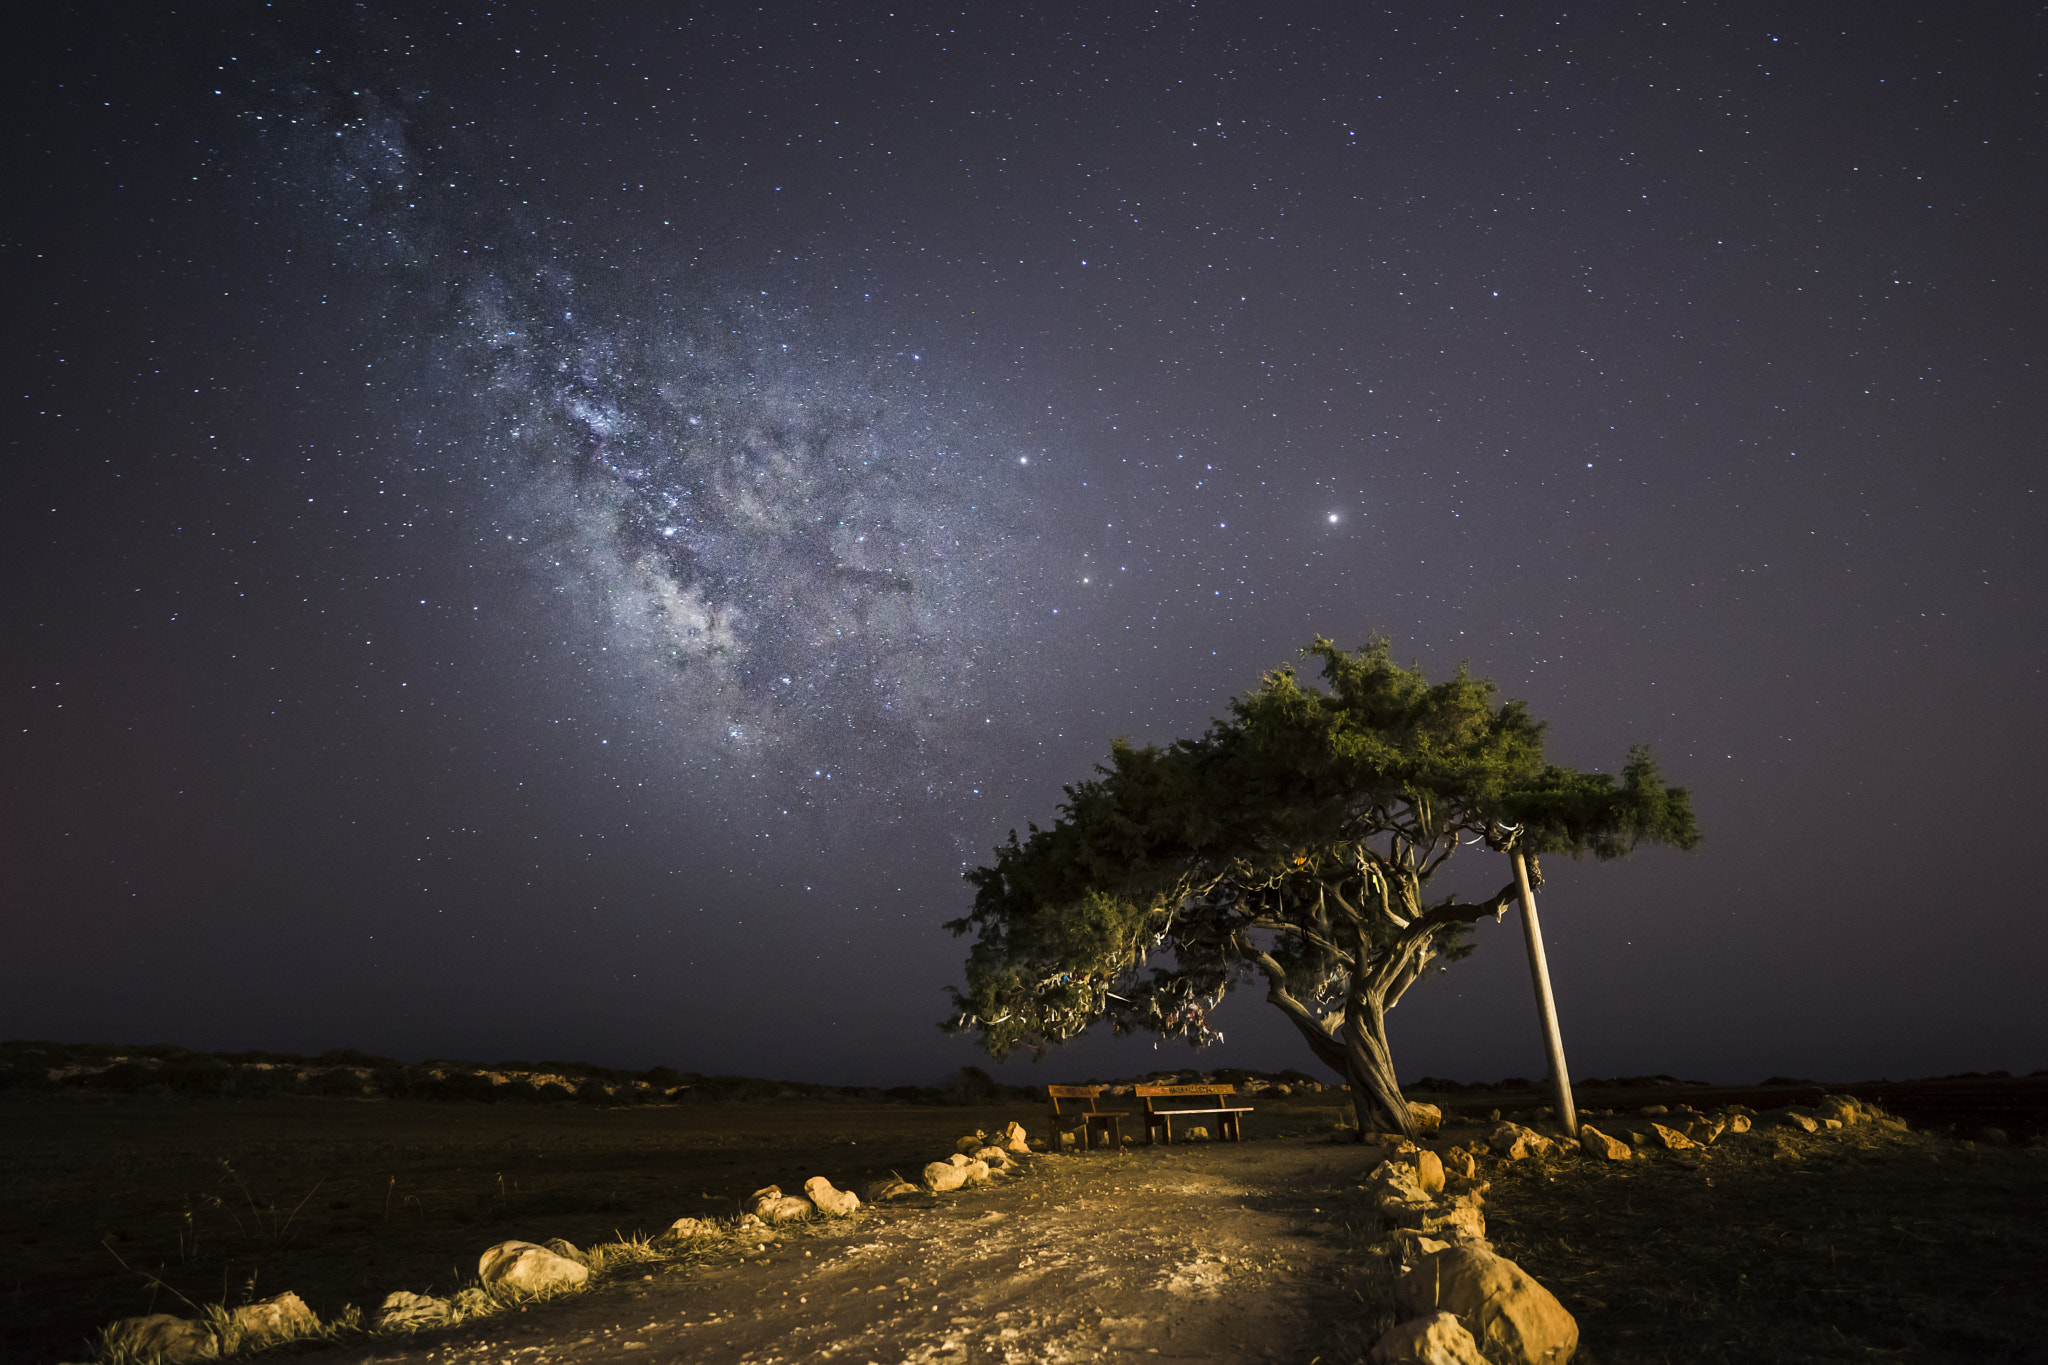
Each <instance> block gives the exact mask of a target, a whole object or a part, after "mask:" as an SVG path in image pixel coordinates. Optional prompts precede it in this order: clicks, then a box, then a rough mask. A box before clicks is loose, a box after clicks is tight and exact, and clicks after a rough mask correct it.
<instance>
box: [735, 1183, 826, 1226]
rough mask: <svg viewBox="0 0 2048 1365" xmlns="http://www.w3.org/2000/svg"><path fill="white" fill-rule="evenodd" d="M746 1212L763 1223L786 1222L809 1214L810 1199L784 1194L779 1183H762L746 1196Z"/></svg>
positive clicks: (806, 1216)
mask: <svg viewBox="0 0 2048 1365" xmlns="http://www.w3.org/2000/svg"><path fill="white" fill-rule="evenodd" d="M747 1200H748V1203H747V1212H748V1213H751V1214H753V1215H754V1216H755V1217H756V1218H758V1219H760V1220H761V1221H762V1222H764V1223H787V1222H789V1221H790V1220H791V1219H793V1218H808V1217H810V1216H811V1211H812V1210H811V1201H810V1200H808V1199H804V1198H801V1197H799V1196H797V1195H793V1194H784V1193H783V1192H782V1186H780V1185H763V1186H762V1187H761V1188H760V1189H758V1190H755V1191H754V1192H753V1193H752V1194H750V1195H748V1196H747Z"/></svg>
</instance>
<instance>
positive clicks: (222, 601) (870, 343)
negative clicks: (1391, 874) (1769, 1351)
mask: <svg viewBox="0 0 2048 1365" xmlns="http://www.w3.org/2000/svg"><path fill="white" fill-rule="evenodd" d="M38 10H39V17H38V18H37V19H36V20H34V21H33V23H34V25H35V26H34V27H32V28H29V29H25V30H24V31H22V32H21V33H19V34H17V35H16V36H15V38H14V39H13V41H12V43H11V48H12V51H11V52H10V54H9V60H10V61H11V62H12V63H14V64H16V65H17V70H16V71H15V72H14V73H13V75H12V76H11V78H10V79H9V81H8V83H7V90H8V94H7V99H8V102H9V105H10V109H9V113H8V117H7V123H6V128H7V132H6V138H5V145H6V147H7V149H8V163H7V171H6V177H7V180H6V183H7V186H8V190H7V193H6V195H5V201H6V207H5V209H4V211H0V212H4V242H0V251H4V257H0V260H4V265H5V271H4V275H5V291H6V292H5V309H6V317H7V320H8V321H7V327H6V333H5V335H6V346H7V351H8V363H7V366H6V372H7V374H8V376H9V383H10V384H11V386H12V387H11V388H10V389H9V390H8V393H9V396H10V403H9V407H10V409H11V412H10V416H9V419H8V421H7V423H6V428H7V430H6V449H7V470H6V483H5V489H6V494H5V498H4V502H0V517H4V528H0V529H4V534H0V556H4V561H0V564H4V573H5V584H6V589H5V594H4V597H5V635H4V645H0V686H4V697H5V707H6V714H5V727H4V728H5V734H6V739H5V758H4V771H5V797H4V800H5V807H4V810H0V818H4V823H5V835H4V838H5V854H4V856H5V867H4V874H0V875H4V882H0V896H4V903H0V915H4V933H5V951H4V952H0V1036H7V1037H16V1038H20V1037H45V1038H55V1039H63V1040H69V1041H88V1040H93V1041H130V1042H137V1041H154V1040H162V1041H173V1042H179V1043H183V1044H186V1045H188V1046H194V1047H201V1048H213V1049H240V1048H266V1049H277V1050H299V1051H318V1050H321V1049H325V1048H329V1047H355V1048H362V1049H365V1050H368V1051H372V1052H378V1053H385V1054H390V1055H395V1056H400V1057H405V1058H414V1059H416V1058H421V1057H427V1056H462V1057H470V1058H476V1059H481V1060H494V1059H498V1058H507V1057H529V1058H541V1057H546V1058H570V1059H581V1060H587V1061H594V1062H601V1063H606V1064H610V1065H620V1066H635V1067H644V1066H649V1065H654V1064H657V1063H661V1064H668V1065H673V1066H677V1067H681V1068H686V1069H695V1070H702V1071H718V1072H739V1073H747V1074H756V1075H769V1076H777V1077H785V1078H793V1079H805V1080H818V1081H840V1082H860V1083H882V1084H895V1083H903V1082H917V1083H928V1082H931V1081H933V1080H935V1079H937V1078H938V1077H940V1076H943V1075H945V1074H947V1073H949V1072H951V1071H952V1070H954V1069H955V1068H958V1067H959V1066H962V1065H966V1064H971V1063H975V1062H977V1061H979V1060H982V1059H980V1058H978V1056H977V1055H976V1054H975V1053H974V1051H973V1050H972V1047H971V1045H970V1044H969V1042H967V1041H966V1040H964V1039H954V1038H949V1037H946V1036H945V1035H943V1034H941V1033H940V1032H939V1031H938V1029H937V1028H936V1027H935V1024H936V1022H937V1021H938V1020H939V1019H940V1018H941V1017H942V1016H943V1014H944V1013H945V1010H946V1007H947V1001H946V997H945V994H944V988H945V987H946V986H947V985H948V984H950V983H954V982H957V981H958V980H959V979H960V963H961V960H962V957H963V956H964V953H965V948H966V944H965V942H964V941H961V940H956V939H954V938H952V937H951V936H949V935H948V934H947V933H946V932H945V931H944V930H943V929H942V928H941V925H942V923H943V921H945V920H947V919H949V918H951V917H953V916H955V915H958V914H960V913H962V912H963V911H964V909H965V907H966V905H967V902H968V898H969V891H968V888H967V887H966V886H965V885H964V884H963V883H962V882H961V880H960V874H961V872H962V871H963V869H965V868H966V867H968V866H971V865H973V864H975V863H979V862H982V861H985V860H986V859H987V858H988V856H989V850H990V848H991V847H992V846H993V845H994V844H995V843H996V842H997V841H998V840H999V839H1000V838H1001V837H1002V835H1003V834H1004V832H1005V831H1007V830H1008V829H1010V828H1012V827H1018V828H1021V827H1022V826H1023V825H1024V824H1025V822H1026V821H1028V820H1034V819H1035V820H1038V821H1039V822H1041V823H1043V822H1046V821H1048V820H1049V819H1050V818H1051V817H1052V815H1053V814H1054V811H1055V807H1056V805H1057V802H1058V800H1059V795H1060V786H1061V784H1062V783H1065V782H1071V781H1075V780H1078V779H1080V778H1082V777H1084V776H1086V775H1087V773H1088V772H1089V769H1090V766H1091V765H1092V764H1093V763H1095V762H1097V761H1100V760H1101V759H1102V758H1103V757H1104V756H1105V755H1106V752H1107V748H1108V742H1109V740H1110V738H1111V737H1112V736H1114V735H1119V734H1121V735H1128V736H1130V737H1132V738H1134V739H1137V740H1140V741H1145V740H1160V741H1164V740H1168V739H1171V738H1173V737H1176V736H1181V735H1188V734H1193V733H1196V732H1198V731H1199V730H1200V729H1201V728H1202V727H1203V726H1204V725H1205V724H1206V722H1207V721H1208V719H1209V718H1210V717H1212V716H1215V715H1217V714H1220V712H1221V711H1222V708H1223V704H1224V702H1225V700H1226V699H1227V698H1228V697H1229V696H1231V695H1232V694H1234V693H1237V692H1241V691H1244V690H1246V689H1248V688H1250V687H1251V686H1253V685H1255V684H1256V682H1257V680H1258V678H1259V676H1260V674H1261V673H1262V672H1263V671H1264V670H1267V669H1269V668H1272V667H1275V666H1277V665H1281V664H1284V663H1287V662H1289V661H1290V660H1291V659H1293V658H1294V657H1295V653H1296V651H1297V650H1298V649H1299V648H1300V647H1301V646H1302V645H1303V644H1304V643H1306V642H1307V641H1308V640H1309V639H1310V638H1311V637H1312V636H1313V635H1315V634H1316V633H1318V632H1320V633H1323V634H1326V635H1330V636H1333V637H1335V638H1337V639H1338V640H1339V641H1341V642H1342V643H1344V644H1346V645H1355V644H1359V643H1362V642H1363V641H1364V640H1365V639H1366V638H1367V637H1368V636H1369V635H1370V634H1372V633H1373V632H1375V631H1383V632H1385V633H1387V634H1388V635H1389V636H1390V637H1391V638H1392V640H1393V642H1394V645H1395V652H1396V654H1397V656H1399V657H1400V658H1402V659H1403V660H1414V661H1418V662H1420V663H1422V664H1423V665H1424V666H1425V667H1427V668H1428V669H1429V670H1430V671H1431V673H1432V675H1441V674H1444V673H1448V672H1449V671H1450V670H1452V669H1454V668H1455V667H1456V666H1457V665H1458V664H1459V663H1460V662H1461V661H1470V663H1471V665H1472V667H1473V668H1474V669H1475V670H1476V671H1477V672H1479V673H1481V674H1482V675H1485V676H1489V677H1492V678H1494V679H1495V680H1497V681H1498V683H1499V684H1500V685H1501V688H1502V690H1503V692H1504V694H1505V695H1508V696H1514V697H1520V698H1523V699H1525V700H1526V701H1528V702H1529V703H1530V705H1531V706H1532V707H1533V709H1534V710H1535V712H1536V713H1537V714H1538V715H1539V716H1541V717H1544V718H1546V719H1548V720H1549V721H1550V722H1551V724H1552V730H1551V756H1552V758H1553V759H1555V760H1556V761H1560V762H1565V763H1569V764H1573V765H1576V766H1582V767H1596V768H1606V769H1608V770H1613V769H1615V768H1617V767H1618V766H1619V764H1620V762H1621V760H1622V758H1623V755H1624V753H1625V751H1626V749H1627V747H1628V746H1629V745H1630V744H1632V743H1639V742H1646V743H1649V744H1651V745H1653V746H1654V748H1655V750H1656V753H1657V755H1658V757H1659V759H1660V760H1661V762H1662V763H1663V766H1664V769H1665V771H1666V774H1667V776H1668V777H1669V779H1670V780H1672V781H1675V782H1680V783H1683V784H1685V785H1687V786H1689V787H1690V788H1691V790H1692V791H1693V793H1694V797H1695V801H1696V804H1697V808H1698V811H1699V815H1700V819H1701V823H1702V826H1703V828H1704V830H1705V832H1706V835H1707V842H1706V843H1705V844H1704V845H1703V846H1702V847H1701V848H1700V849H1699V850H1698V851H1697V852H1695V853H1692V854H1678V853H1674V852H1668V851H1651V852H1647V853H1645V854H1642V855H1640V856H1638V857H1637V858H1635V859H1634V860H1632V861H1630V862H1626V863H1615V864H1605V865H1600V864H1593V863H1586V864H1582V865H1581V864H1572V863H1560V864H1556V865H1553V866H1551V867H1549V868H1548V872H1549V885H1548V886H1547V887H1546V888H1545V890H1544V892H1543V896H1542V902H1543V907H1544V917H1545V926H1546V930H1547V933H1548V937H1549V945H1550V955H1551V962H1552V967H1553V970H1554V972H1555V975H1556V983H1557V991H1558V997H1559V1002H1560V1010H1561V1013H1562V1018H1563V1023H1564V1030H1565V1044H1566V1050H1567V1054H1568V1055H1569V1057H1570V1059H1571V1066H1572V1070H1573V1072H1574V1073H1575V1074H1576V1075H1580V1076H1584V1075H1616V1074H1637V1073H1646V1072H1672V1073H1677V1074H1681V1075H1686V1076H1694V1077H1699V1078H1702V1079H1709V1080H1730V1081H1747V1080H1755V1079H1760V1078H1761V1077H1763V1076H1765V1075H1768V1074H1771V1073H1783V1074H1793V1075H1810V1076H1819V1077H1823V1078H1832V1079H1861V1078H1868V1077H1874V1076H1879V1075H1889V1076H1894V1077H1898V1076H1910V1075H1926V1074H1934V1073H1944V1072H1953V1071H1961V1070H1966V1069H1975V1070H1990V1069H1996V1068H2004V1069H2011V1070H2014V1071H2024V1070H2030V1069H2033V1068H2035V1067H2039V1066H2043V1065H2048V1008H2044V1004H2043V1001H2044V999H2048V995H2044V990H2043V987H2042V984H2041V983H2042V977H2043V972H2044V968H2048V917H2044V915H2043V912H2042V906H2041V903H2040V900H2039V897H2038V895H2037V894H2035V893H2034V892H2033V891H2031V890H2030V888H2032V887H2035V886H2037V885H2038V884H2039V882H2040V880H2041V867H2042V846H2043V834H2042V815H2041V812H2040V810H2039V808H2038V807H2037V806H2036V805H2035V798H2036V797H2037V796H2038V794H2039V792H2040V789H2041V778H2040V774H2041V771H2042V762H2043V758H2044V756H2048V709H2044V707H2043V705H2042V700H2043V673H2042V669H2043V664H2044V661H2048V631H2044V629H2043V624H2044V611H2048V565H2044V556H2043V547H2044V535H2043V530H2044V527H2043V506H2042V505H2043V501H2044V498H2043V494H2042V487H2041V482H2042V479H2043V476H2044V468H2043V463H2044V461H2043V454H2044V438H2043V432H2044V430H2048V387H2044V384H2043V365H2044V362H2048V297H2044V289H2043V284H2044V277H2048V251H2044V249H2043V229H2042V224H2043V223H2044V222H2048V203H2044V199H2048V194H2044V188H2048V177H2044V165H2043V157H2042V154H2043V150H2044V147H2048V138H2044V132H2043V117H2044V113H2048V105H2044V98H2043V89H2044V80H2043V75H2042V71H2043V60H2044V52H2048V41H2044V39H2048V21H2044V17H2043V11H2042V10H2041V9H2040V8H2039V7H2037V6H2032V5H1983V6H1965V7H1962V8H1961V9H1960V10H1953V9H1952V10H1948V11H1943V10H1941V9H1939V8H1937V7H1929V6H1924V5H1887V4H1870V3H1855V4H1813V5H1797V6H1786V5H1744V4H1714V3H1690V4H1687V3H1675V2H1672V3H1644V4H1631V5H1587V6H1574V7H1570V8H1562V7H1529V6H1515V7H1513V8H1512V9H1511V10H1510V12H1508V13H1507V14H1506V15H1504V16H1503V15H1501V14H1499V13H1497V12H1491V11H1489V12H1484V13H1480V12H1473V13H1466V14H1459V13H1457V12H1455V10H1454V9H1450V8H1447V7H1444V6H1442V5H1437V4H1430V5H1419V4H1400V5H1392V6H1361V5H1352V4H1313V3H1303V4H1291V5H1275V6H1268V7H1264V8H1261V7H1259V6H1257V5H1253V4H1225V3H1211V4H1199V5H1190V4H1174V5H1163V4H1162V5H1159V6H1157V7H1153V6H1141V5H1101V4H1096V5H1086V6H1069V5H1051V4H1048V5H1034V6H1028V7H994V6H983V5H975V6H971V7H966V6H960V5H957V4H956V5H954V6H950V7H942V6H936V5H927V4H917V3H898V4H896V5H895V6H894V8H893V9H890V8H888V7H886V6H881V5H874V4H866V3H862V4H853V3H847V4H833V3H811V4H804V3H791V4H771V5H767V6H762V7H758V8H755V7H742V6H736V5H710V6H703V5H700V6H692V5H686V4H684V5H670V4H635V3H620V4H607V5H603V6H587V5H570V4H557V3H551V2H543V3H540V4H537V5H523V6H515V7H507V8H498V7H492V6H487V5H482V4H477V5H455V6H448V7H441V8H436V9H432V10H429V9H428V8H426V7H422V6H412V5H388V4H365V5H360V6H339V5H327V6H309V5H298V4H290V5H287V4H278V5H274V6H272V5H258V4H241V5H237V4H220V5H176V6H170V5H156V4H152V5H140V4H136V5H130V6H127V7H125V9H124V8H123V7H121V6H118V5H115V6H106V5H89V6H88V5H79V4H71V5H62V4H59V5H49V6H41V7H38ZM1466 857H1467V859H1468V860H1469V862H1468V863H1467V865H1464V866H1462V867H1460V868H1454V869H1453V875H1452V888H1453V889H1464V890H1490V889H1491V888H1492V887H1493V886H1495V885H1497V884H1498V883H1499V882H1500V881H1501V880H1502V879H1503V878H1504V876H1505V872H1504V870H1503V869H1502V868H1501V867H1500V866H1499V865H1498V864H1499V860H1498V859H1497V858H1491V857H1490V855H1486V854H1485V853H1484V852H1483V851H1480V852H1478V853H1475V854H1468V855H1466ZM1478 938H1479V942H1480V951H1479V953H1478V955H1477V956H1476V957H1475V958H1473V959H1472V960H1471V961H1469V962H1466V963H1463V964H1460V965H1458V966H1456V967H1455V968H1453V969H1452V971H1451V973H1450V974H1448V975H1444V976H1434V977H1431V978H1430V979H1428V980H1427V981H1425V982H1424V983H1423V984H1421V985H1419V986H1418V987H1417V988H1416V989H1415V990H1414V991H1413V992H1412V993H1411V995H1410V996H1409V998H1408V999H1407V1000H1406V1001H1405V1002H1404V1003H1403V1004H1402V1006H1401V1007H1400V1008H1399V1009H1398V1010H1397V1011H1396V1012H1395V1014H1394V1015H1393V1016H1392V1018H1391V1020H1390V1026H1391V1029H1392V1034H1393V1041H1394V1047H1395V1054H1396V1059H1397V1063H1398V1065H1399V1068H1400V1071H1401V1074H1402V1075H1403V1076H1404V1077H1406V1078H1411V1079H1412V1078H1414V1077H1416V1076H1419V1075H1423V1074H1433V1075H1439V1076H1452V1077H1458V1078H1463V1079H1467V1080H1471V1079H1483V1078H1497V1077H1501V1076H1506V1075H1523V1076H1529V1077H1537V1076H1540V1075H1542V1073H1543V1062H1542V1052H1541V1047H1540V1043H1539V1040H1538V1037H1537V1033H1536V1026H1535V1022H1534V1011H1533V1008H1532V1006H1531V1003H1530V988H1529V981H1528V975H1527V968H1526V965H1525V961H1524V958H1523V956H1522V951H1521V945H1520V941H1519V939H1520V936H1519V931H1518V929H1517V927H1516V924H1515V921H1514V920H1513V919H1512V918H1510V919H1509V920H1508V921H1507V922H1505V923H1502V924H1500V925H1493V924H1491V923H1489V924H1486V925H1483V926H1481V929H1480V932H1479V935H1478ZM1221 1022H1222V1024H1223V1026H1224V1028H1225V1032H1226V1038H1227V1041H1226V1042H1225V1043H1224V1044H1223V1045H1222V1046H1221V1047H1219V1048H1216V1049H1213V1050H1211V1051H1210V1052H1208V1053H1206V1054H1203V1056H1202V1058H1201V1064H1203V1065H1209V1066H1224V1065H1235V1066H1250V1067H1261V1068H1276V1069H1277V1068H1280V1067H1286V1066H1302V1067H1304V1068H1306V1067H1308V1066H1310V1065H1311V1061H1310V1059H1309V1057H1308V1054H1307V1053H1306V1052H1305V1050H1303V1049H1302V1048H1301V1047H1300V1045H1299V1043H1298V1042H1297V1041H1296V1040H1294V1038H1293V1037H1292V1035H1291V1033H1290V1031H1289V1030H1288V1029H1287V1028H1286V1026H1285V1024H1284V1023H1282V1022H1281V1021H1280V1019H1279V1016H1278V1015H1277V1014H1274V1013H1273V1012H1272V1011H1271V1010H1270V1007H1268V1006H1266V1005H1265V1004H1264V1003H1263V1002H1262V1000H1260V999H1259V998H1258V996H1257V994H1248V995H1246V996H1245V997H1244V998H1242V999H1241V1000H1237V1001H1234V1002H1233V1003H1232V1004H1230V1005H1228V1006H1226V1008H1225V1009H1224V1011H1223V1012H1222V1014H1221ZM1193 1060H1195V1059H1194V1058H1193V1057H1192V1056H1191V1054H1190V1053H1189V1052H1188V1051H1187V1049H1186V1048H1185V1047H1182V1046H1180V1045H1173V1046H1165V1047H1161V1048H1159V1049H1158V1050H1157V1051H1155V1050H1154V1049H1153V1048H1152V1046H1151V1045H1150V1043H1149V1041H1148V1040H1142V1039H1138V1040H1125V1041H1116V1040H1110V1039H1106V1038H1097V1037H1095V1036H1094V1035H1091V1036H1090V1037H1089V1038H1088V1039H1085V1040H1083V1041H1082V1042H1080V1043H1077V1044H1074V1045H1071V1046H1069V1047H1068V1048H1066V1049H1065V1050H1063V1051H1062V1052H1060V1053H1056V1054H1055V1055H1054V1056H1053V1057H1052V1058H1051V1059H1049V1060H1048V1061H1047V1062H1045V1063H1044V1064H1041V1065H1039V1066H1036V1067H1034V1066H1032V1065H1031V1064H1030V1063H1029V1062H1028V1061H1023V1060H1018V1061H1016V1062H1014V1063H1012V1064H1010V1065H1008V1066H1006V1067H1004V1068H1000V1069H999V1072H998V1074H1001V1075H1003V1076H1005V1077H1006V1078H1011V1079H1016V1080H1020V1081H1045V1080H1062V1079H1073V1078H1078V1077H1081V1076H1085V1075H1089V1074H1100V1075H1108V1074H1125V1075H1128V1074H1131V1073H1133V1072H1139V1071H1144V1070H1150V1069H1153V1068H1155V1067H1162V1066H1172V1065H1180V1064H1187V1063H1189V1062H1191V1061H1193Z"/></svg>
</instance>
